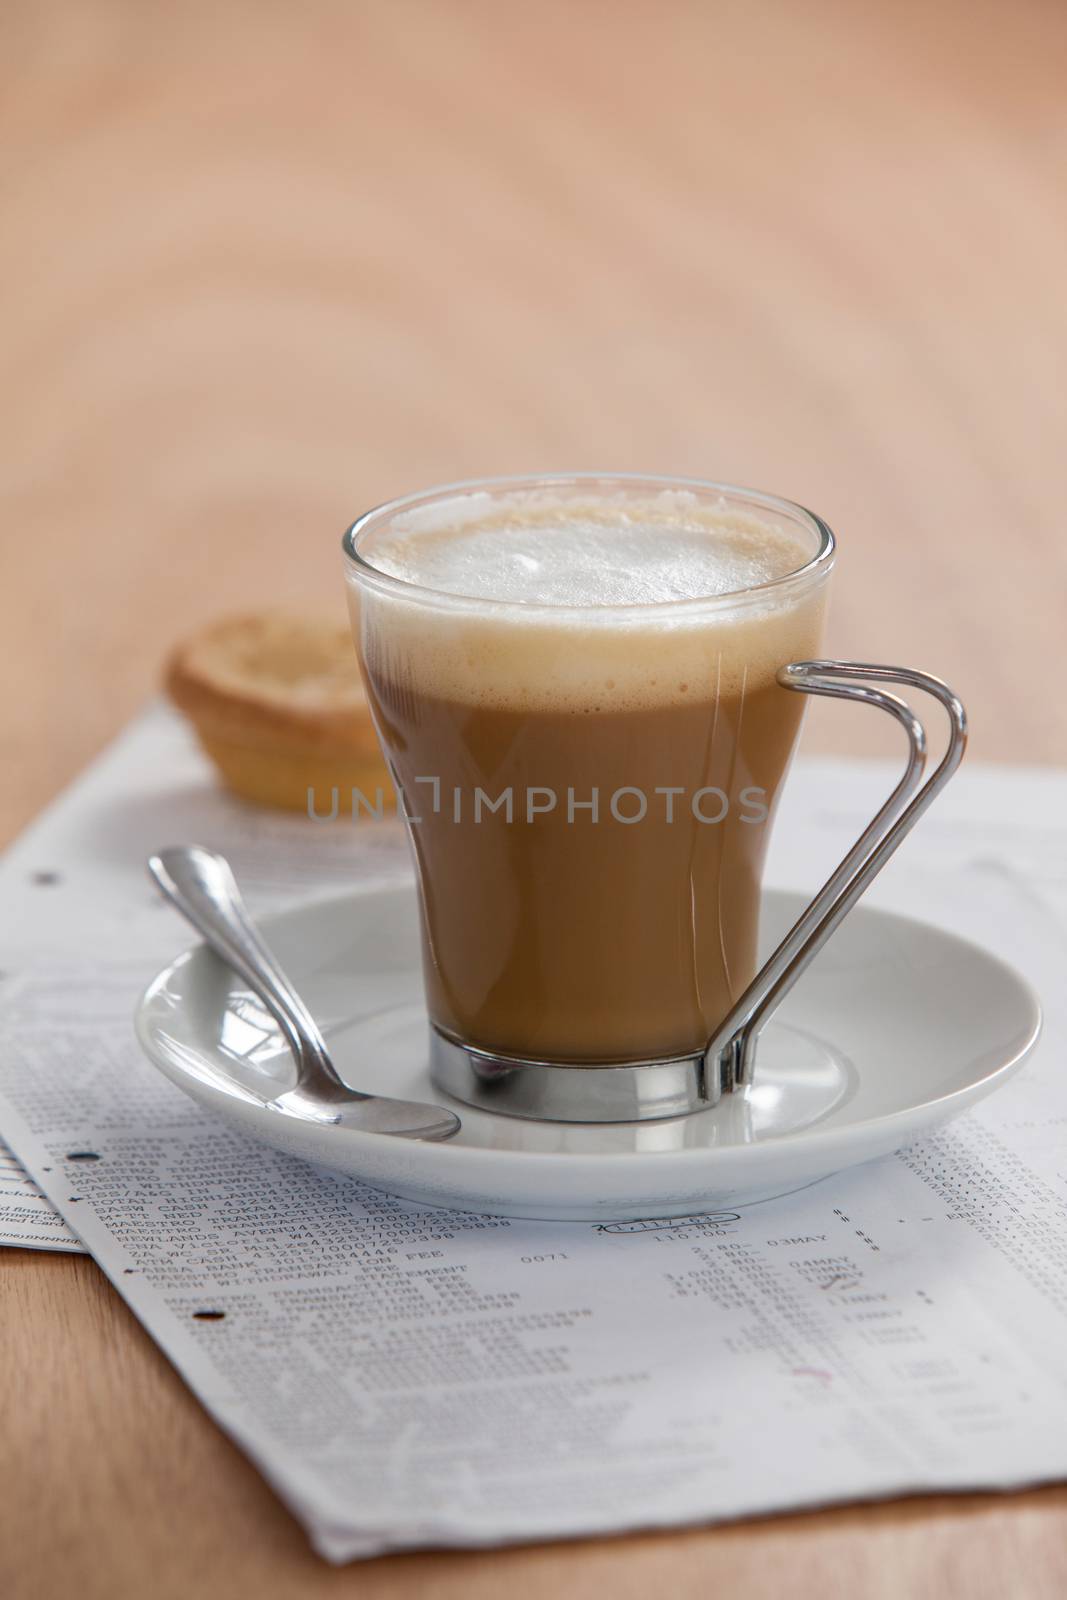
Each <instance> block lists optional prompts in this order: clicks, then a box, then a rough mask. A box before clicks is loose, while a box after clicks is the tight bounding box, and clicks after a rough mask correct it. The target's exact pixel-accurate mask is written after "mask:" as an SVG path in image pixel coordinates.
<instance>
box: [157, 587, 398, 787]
mask: <svg viewBox="0 0 1067 1600" xmlns="http://www.w3.org/2000/svg"><path fill="white" fill-rule="evenodd" d="M166 688H167V693H168V694H169V696H170V698H171V700H172V701H173V702H174V704H175V705H176V706H178V707H179V708H180V710H182V711H183V712H184V713H185V714H186V716H187V717H188V718H189V720H190V722H191V723H192V725H193V727H194V729H195V730H196V735H197V738H198V739H199V741H200V743H201V745H202V746H203V748H204V750H205V751H206V752H207V754H208V755H209V756H210V757H211V760H212V761H213V762H214V763H215V766H216V767H217V768H218V771H219V773H220V775H221V777H222V780H223V782H224V783H225V784H226V785H227V786H228V787H229V788H230V789H232V790H233V791H234V793H235V794H239V795H243V796H244V798H245V799H247V800H254V801H257V802H258V803H259V804H261V805H268V806H279V807H283V808H285V809H286V810H292V811H304V812H309V813H310V811H311V809H312V808H313V810H314V813H315V815H316V816H322V817H326V816H329V815H330V814H331V812H332V811H333V810H335V809H336V811H337V813H338V814H344V813H350V812H351V809H352V790H353V789H358V790H359V791H360V792H361V794H362V795H363V796H365V797H366V801H367V804H368V805H370V806H374V805H376V804H377V800H378V791H379V790H381V795H382V798H383V800H384V806H385V810H386V811H387V812H391V811H392V810H394V809H395V801H394V796H393V789H392V784H391V781H390V778H389V774H388V771H387V769H386V766H385V763H384V761H383V760H382V756H381V752H380V750H379V747H378V736H377V734H376V733H375V731H374V724H373V723H372V721H371V716H370V708H369V706H368V704H367V697H366V695H365V694H364V692H363V686H362V684H361V682H360V677H359V668H358V666H357V664H356V655H355V650H354V649H353V646H352V635H351V633H350V632H349V629H348V627H347V626H346V625H344V624H340V623H334V622H330V621H325V620H320V619H318V618H313V617H300V616H289V615H284V614H282V613H276V612H262V613H256V614H251V615H247V616H241V617H227V618H224V619H222V620H221V621H219V622H215V623H212V624H211V625H210V626H208V627H206V628H204V629H202V630H201V631H200V632H198V633H196V634H194V635H193V636H192V637H191V638H189V639H187V640H186V641H185V642H184V643H183V644H180V645H179V646H178V647H177V649H176V650H175V651H174V653H173V655H172V656H171V658H170V661H169V663H168V665H167V670H166ZM309 791H310V796H309ZM334 791H336V797H337V798H336V804H335V800H334ZM361 815H364V816H365V815H366V812H365V810H363V809H362V808H361Z"/></svg>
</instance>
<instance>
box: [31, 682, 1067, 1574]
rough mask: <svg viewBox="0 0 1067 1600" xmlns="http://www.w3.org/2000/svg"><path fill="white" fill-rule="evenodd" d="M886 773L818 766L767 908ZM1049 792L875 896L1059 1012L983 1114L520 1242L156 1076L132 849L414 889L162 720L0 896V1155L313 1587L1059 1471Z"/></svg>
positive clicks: (1066, 1462) (959, 799)
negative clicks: (195, 1414) (328, 1580)
mask: <svg viewBox="0 0 1067 1600" xmlns="http://www.w3.org/2000/svg"><path fill="white" fill-rule="evenodd" d="M890 771H891V769H890V768H888V767H882V766H880V765H879V764H877V763H874V764H872V763H852V762H811V763H808V764H807V765H802V766H800V767H799V768H798V769H797V771H796V773H795V774H794V776H793V778H792V780H791V785H790V792H789V796H788V798H787V801H786V805H785V807H784V808H783V815H782V818H781V821H780V824H779V828H778V833H777V838H776V841H775V845H774V847H773V861H772V866H771V871H770V874H769V876H770V878H771V881H774V882H777V883H779V884H782V885H783V886H785V887H807V888H811V887H812V886H813V885H814V884H815V882H816V881H817V880H818V878H819V874H820V872H824V871H825V870H827V869H828V868H829V866H830V865H831V864H832V862H833V860H834V859H835V857H836V856H839V855H840V854H841V853H842V851H843V848H844V846H845V844H846V842H847V841H848V840H850V839H851V838H852V837H854V836H855V834H856V833H857V832H858V831H859V827H860V825H861V824H862V822H863V821H864V820H865V818H866V816H867V815H868V814H869V813H870V812H871V810H873V809H874V807H875V805H876V804H877V801H878V799H879V798H880V797H881V795H882V794H883V793H884V791H885V789H886V788H887V787H888V785H889V781H890ZM1021 796H1025V800H1026V804H1025V805H1023V804H1021V801H1020V797H1021ZM1065 801H1067V777H1063V776H1059V775H1055V774H1053V775H1041V774H1019V773H1010V772H1003V773H997V772H995V771H990V772H982V771H975V772H972V773H970V774H964V775H961V777H960V778H959V779H958V780H957V782H956V784H955V785H954V786H953V789H950V790H949V791H948V795H947V796H946V798H945V800H944V801H942V802H939V806H938V808H935V811H934V812H933V813H932V814H931V817H930V818H929V819H928V820H927V821H926V822H924V824H923V825H922V827H921V828H920V829H918V830H917V831H916V834H915V835H914V836H913V838H912V840H909V842H908V844H907V846H906V847H905V850H906V856H905V855H904V854H903V853H902V856H901V857H900V858H898V863H894V864H893V865H892V866H891V867H890V868H889V869H888V870H887V872H886V873H885V874H884V876H883V879H882V880H881V881H880V883H879V884H878V886H877V888H876V891H875V895H876V898H877V899H879V900H880V901H881V902H882V903H883V904H886V905H890V906H894V907H897V908H901V909H903V908H906V909H909V910H911V911H913V912H915V913H917V914H919V915H923V916H926V917H928V918H929V919H930V920H934V921H939V922H941V923H942V924H943V925H945V926H948V927H954V928H957V929H958V930H960V931H962V932H965V933H967V934H968V935H969V936H970V937H972V938H976V939H978V940H980V941H981V942H983V943H986V944H987V945H989V946H990V947H992V948H995V949H998V950H1000V951H1001V952H1002V953H1004V954H1006V955H1007V956H1008V957H1009V958H1010V959H1011V960H1013V961H1014V962H1015V964H1016V965H1018V966H1019V967H1021V968H1022V969H1024V970H1025V971H1026V972H1027V973H1028V975H1029V976H1030V978H1031V981H1032V982H1033V983H1034V984H1035V986H1036V987H1037V988H1038V990H1039V991H1040V992H1042V993H1043V995H1044V997H1045V999H1046V1003H1047V1009H1048V1019H1047V1022H1048V1025H1047V1031H1046V1035H1045V1039H1044V1041H1043V1043H1042V1045H1041V1047H1040V1049H1039V1051H1038V1053H1037V1055H1036V1056H1035V1058H1034V1059H1033V1061H1032V1062H1031V1063H1030V1064H1029V1065H1028V1066H1027V1068H1026V1069H1024V1071H1023V1073H1022V1074H1020V1075H1019V1077H1018V1078H1016V1079H1015V1080H1014V1081H1013V1082H1012V1083H1011V1084H1010V1085H1009V1086H1008V1087H1007V1088H1005V1089H1004V1090H1003V1091H1002V1092H1001V1093H1000V1094H998V1095H997V1096H995V1097H993V1098H992V1099H991V1100H989V1101H988V1102H985V1103H984V1104H983V1105H981V1106H980V1107H978V1108H977V1109H976V1110H975V1111H973V1112H972V1113H971V1114H969V1115H968V1116H967V1117H965V1118H963V1119H961V1120H960V1121H959V1122H957V1123H955V1124H953V1125H952V1126H951V1127H949V1128H948V1129H946V1130H945V1131H943V1132H941V1133H939V1134H938V1135H936V1136H935V1137H933V1138H929V1139H926V1140H923V1141H922V1142H921V1143H918V1144H916V1145H914V1146H912V1147H910V1148H909V1149H907V1150H904V1151H901V1152H900V1153H899V1154H898V1155H896V1156H891V1157H888V1158H885V1159H883V1160H881V1161H878V1162H874V1163H871V1164H869V1165H867V1166H865V1167H863V1168H859V1169H856V1170H854V1171H853V1172H851V1173H847V1174H844V1175H841V1176H838V1177H836V1178H831V1179H827V1180H826V1181H824V1182H822V1183H820V1184H817V1185H815V1186H814V1187H812V1188H810V1189H808V1190H806V1191H804V1192H803V1193H801V1194H797V1195H792V1196H789V1197H787V1198H785V1199H783V1200H780V1201H772V1202H767V1203H764V1204H762V1205H758V1206H752V1207H749V1208H745V1209H742V1210H739V1211H736V1212H728V1213H720V1214H718V1215H714V1216H711V1217H707V1218H696V1217H684V1218H677V1219H673V1220H670V1221H667V1222H662V1221H658V1222H647V1223H641V1222H637V1223H619V1224H609V1225H600V1226H594V1225H591V1224H582V1223H565V1224H560V1223H551V1224H550V1223H536V1222H523V1221H516V1220H510V1219H507V1218H496V1217H484V1216H474V1215H467V1214H462V1213H456V1212H447V1211H440V1210H432V1209H427V1208H423V1207H419V1206H416V1205H413V1204H410V1203H407V1202H404V1201H401V1200H398V1199H396V1198H393V1197H391V1196H387V1195H385V1194H383V1193H381V1192H378V1191H375V1190H373V1189H371V1188H370V1187H368V1186H367V1185H365V1184H362V1183H360V1182H358V1181H353V1180H351V1179H346V1178H341V1177H339V1176H336V1175H332V1174H330V1173H328V1172H325V1171H323V1170H321V1169H316V1168H312V1167H309V1166H306V1165H304V1164H302V1163H300V1162H297V1161H295V1160H293V1159H290V1158H287V1157H283V1156H281V1155H280V1154H277V1153H275V1152H273V1151H271V1150H268V1149H265V1148H263V1147H262V1146H259V1145H258V1144H254V1143H251V1142H249V1141H247V1140H246V1139H244V1138H243V1137H240V1136H238V1135H237V1134H236V1133H234V1132H232V1131H230V1130H229V1129H228V1128H225V1127H223V1126H222V1125H220V1124H217V1123H215V1122H214V1121H212V1120H211V1118H210V1117H209V1116H208V1115H207V1114H206V1113H204V1112H202V1111H201V1110H200V1109H198V1108H197V1107H196V1106H195V1105H194V1104H193V1102H192V1101H190V1100H188V1099H186V1098H185V1097H184V1096H183V1095H182V1094H181V1093H180V1092H179V1091H178V1090H177V1089H176V1088H174V1087H173V1086H172V1085H170V1084H169V1083H167V1082H166V1081H164V1080H163V1079H162V1077H160V1076H159V1074H157V1073H156V1072H155V1071H154V1069H153V1068H152V1067H151V1066H150V1065H149V1064H148V1063H147V1062H146V1061H145V1060H144V1059H143V1058H142V1057H141V1055H140V1053H139V1051H138V1049H137V1046H136V1044H135V1042H134V1039H133V1034H132V1029H131V1011H132V1008H133V1005H134V1002H135V1000H136V997H137V994H138V993H139V991H140V989H141V987H142V986H143V985H144V984H145V983H146V982H147V981H148V979H149V978H150V977H151V976H152V975H153V974H154V972H155V971H156V970H157V968H158V967H159V966H161V965H162V964H163V963H164V962H165V961H167V960H168V959H170V958H171V957H172V956H173V955H174V954H175V953H176V952H177V950H179V949H180V948H182V947H183V945H184V944H185V943H187V942H188V940H187V937H186V934H185V932H184V930H183V927H182V925H181V924H180V923H179V921H178V920H177V919H176V917H175V915H174V913H173V911H171V910H170V909H169V908H168V907H166V906H165V905H164V903H163V902H162V901H161V900H160V899H159V897H158V896H157V894H156V893H155V891H154V889H153V888H152V887H151V886H150V884H149V882H148V880H147V877H146V875H145V873H144V868H143V860H144V857H145V856H146V855H147V854H148V853H149V852H150V851H151V850H152V849H154V848H158V847H159V846H161V845H163V844H166V843H171V842H176V841H180V840H194V839H195V840H198V841H199V842H202V843H204V844H207V845H209V846H212V847H215V848H218V849H222V850H224V851H225V852H226V853H227V854H228V855H229V856H230V857H231V858H232V859H233V861H234V864H235V867H236V870H237V874H238V877H239V879H240V880H241V881H242V882H243V883H244V885H245V886H246V889H247V893H248V898H249V900H250V902H251V904H252V906H253V908H254V910H256V911H257V912H260V913H262V912H266V911H269V910H271V909H274V908H277V907H280V906H284V905H286V904H291V903H294V901H295V900H305V899H307V900H309V899H312V898H314V897H315V896H316V895H325V894H329V893H336V892H338V891H339V890H341V889H343V888H345V887H346V886H349V885H353V884H356V883H359V882H362V883H366V884H370V883H372V882H383V881H394V882H395V881H401V880H404V879H406V878H408V877H409V876H410V874H409V867H408V862H407V855H406V847H405V845H404V841H403V839H402V837H401V835H400V833H399V830H398V826H397V825H396V824H395V823H391V822H374V823H370V822H367V821H364V822H362V823H360V824H359V825H354V824H352V823H351V822H348V823H345V822H343V821H339V822H337V823H334V824H329V825H327V824H313V823H311V822H310V821H308V820H307V819H302V818H285V817H277V816H272V815H269V814H265V813H259V812H255V811H252V810H251V809H249V808H246V807H244V806H242V805H241V804H240V803H239V802H237V801H234V800H231V799H228V798H227V797H225V796H224V795H222V794H220V793H218V792H217V791H216V790H215V789H214V788H213V787H212V786H211V783H210V780H209V779H208V777H207V775H206V773H205V771H204V768H203V766H202V764H201V762H200V758H199V757H198V756H197V755H196V753H195V752H194V751H193V750H192V748H191V747H190V745H189V744H188V742H187V739H186V736H185V734H184V731H183V730H182V728H181V727H180V726H179V725H178V724H177V723H176V722H175V721H173V720H172V718H171V717H170V715H169V714H168V713H166V712H164V711H162V710H159V711H154V712H152V713H151V714H150V715H148V716H147V717H145V718H144V719H142V720H141V721H140V722H139V723H137V724H135V725H134V726H133V727H132V728H131V729H130V730H129V731H128V732H127V734H126V735H124V736H123V738H122V739H121V740H120V741H119V742H118V743H117V744H116V745H115V746H114V747H113V748H112V749H111V750H110V751H109V752H108V753H107V754H106V755H105V756H104V757H103V758H102V759H101V761H99V762H98V763H97V765H96V766H95V767H94V768H92V769H90V771H89V773H88V774H87V775H86V776H85V777H84V778H83V779H82V780H81V781H80V783H79V784H77V785H76V786H75V788H74V789H73V790H71V791H70V792H69V793H68V794H67V795H66V796H65V797H64V798H63V799H62V800H61V801H60V802H58V803H57V805H56V806H55V807H53V808H52V810H51V811H50V812H48V813H47V814H46V815H45V817H44V818H43V819H42V821H41V822H40V823H39V824H38V825H37V827H35V828H34V829H33V830H31V832H30V833H28V834H27V835H26V836H25V837H24V838H23V839H22V841H21V842H20V843H19V844H18V845H17V847H16V848H15V849H14V850H13V851H12V852H11V853H10V854H9V855H8V857H7V858H6V861H5V863H4V865H3V867H2V868H0V878H2V883H0V889H2V903H3V905H4V907H5V911H4V918H3V929H2V935H0V969H2V970H3V972H4V974H5V976H4V979H3V987H2V989H0V1000H2V1002H3V1005H2V1016H0V1028H2V1037H3V1048H2V1051H0V1091H2V1093H0V1132H2V1133H3V1135H4V1137H5V1138H6V1139H7V1141H8V1142H9V1144H10V1146H11V1147H12V1149H13V1151H14V1152H15V1154H16V1155H17V1156H18V1157H19V1158H20V1160H21V1161H22V1162H23V1163H24V1165H25V1167H26V1169H28V1173H29V1175H30V1177H31V1178H32V1179H33V1180H34V1181H35V1182H36V1183H37V1184H39V1185H40V1187H41V1188H42V1189H43V1191H44V1192H45V1194H47V1196H48V1197H49V1199H50V1200H51V1201H52V1202H53V1203H54V1205H55V1207H56V1208H57V1211H58V1213H59V1216H60V1217H61V1218H62V1219H63V1221H64V1222H65V1223H66V1224H67V1225H69V1226H70V1227H71V1228H72V1229H73V1230H74V1231H75V1233H76V1234H77V1235H78V1237H79V1238H80V1239H81V1240H83V1241H84V1243H85V1245H87V1246H88V1248H89V1249H90V1250H91V1251H92V1253H93V1255H94V1256H95V1257H96V1259H97V1261H98V1262H99V1263H100V1265H101V1266H102V1268H103V1269H104V1271H105V1272H106V1273H107V1274H108V1276H109V1277H110V1278H111V1280H112V1281H113V1282H114V1284H115V1285H116V1287H117V1288H118V1290H119V1291H120V1293H121V1294H122V1295H123V1296H124V1297H125V1299H126V1300H127V1302H128V1303H129V1305H130V1306H131V1308H132V1309H133V1311H134V1312H135V1314H136V1315H137V1316H138V1317H139V1318H140V1319H141V1321H142V1322H143V1323H144V1325H145V1326H146V1328H147V1329H148V1330H149V1332H150V1333H151V1334H152V1336H153V1337H154V1338H155V1339H156V1340H157V1342H158V1343H159V1345H160V1346H161V1347H162V1348H163V1349H164V1350H165V1351H166V1353H167V1355H168V1356H169V1357H170V1359H171V1360H172V1361H173V1362H174V1364H175V1366H176V1367H177V1368H178V1369H179V1371H180V1372H181V1373H182V1374H183V1375H184V1377H185V1379H186V1381H187V1382H188V1383H189V1385H190V1387H191V1388H192V1389H193V1390H194V1392H195V1393H196V1394H197V1395H198V1396H199V1398H200V1400H201V1401H202V1403H203V1405H204V1406H205V1408H206V1409H207V1410H208V1411H209V1412H210V1413H211V1414H212V1415H213V1416H214V1417H215V1418H216V1419H217V1421H218V1422H219V1423H220V1425H221V1426H222V1427H223V1428H225V1429H226V1431H227V1432H228V1433H229V1434H230V1435H231V1436H232V1437H233V1438H234V1439H235V1440H236V1441H237V1443H238V1444H239V1445H240V1446H241V1447H242V1448H243V1449H244V1450H245V1451H246V1452H247V1453H248V1455H249V1456H250V1457H251V1458H252V1460H254V1461H255V1462H256V1464H257V1465H258V1466H259V1468H260V1470H261V1471H262V1472H263V1474H264V1475H265V1477H266V1478H267V1479H268V1480H269V1481H270V1482H271V1483H272V1484H273V1486H274V1487H275V1489H276V1491H277V1492H278V1494H279V1495H280V1496H281V1498H282V1499H283V1500H284V1501H285V1502H286V1503H287V1504H288V1505H289V1506H290V1508H291V1509H292V1510H293V1511H294V1513H295V1514H296V1515H297V1516H298V1517H299V1518H300V1519H301V1521H302V1522H303V1524H304V1526H305V1527H306V1529H307V1531H308V1534H309V1536H310V1538H311V1540H312V1542H313V1544H314V1546H315V1548H316V1549H317V1550H318V1551H320V1552H321V1553H322V1555H324V1556H325V1557H327V1558H328V1559H330V1560H333V1561H345V1560H349V1559H353V1558H356V1557H365V1556H371V1555H374V1554H377V1553H379V1552H382V1551H386V1550H397V1549H405V1548H412V1547H417V1546H423V1545H431V1544H434V1545H456V1546H474V1545H486V1544H498V1543H504V1542H509V1541H520V1540H530V1539H538V1538H559V1537H565V1536H578V1535H583V1534H592V1533H609V1532H619V1531H623V1530H627V1529H634V1528H648V1527H664V1526H674V1525H681V1524H686V1523H698V1522H708V1521H712V1520H717V1519H723V1518H729V1517H735V1516H740V1515H749V1514H755V1513H765V1512H769V1511H774V1510H778V1509H784V1508H787V1507H800V1506H810V1505H815V1504H821V1503H826V1502H832V1501H836V1500H852V1499H856V1498H867V1497H872V1496H884V1495H891V1494H896V1493H904V1492H909V1493H910V1492H914V1491H920V1490H934V1489H936V1490H946V1489H977V1488H993V1487H1011V1486H1016V1485H1021V1484H1025V1483H1033V1482H1037V1481H1041V1480H1047V1479H1050V1478H1056V1477H1060V1476H1063V1475H1065V1474H1067V1427H1065V1425H1064V1424H1065V1420H1067V1359H1065V1355H1064V1351H1065V1349H1067V1337H1065V1336H1067V1076H1065V1075H1064V1073H1063V1070H1062V1067H1063V1062H1062V1056H1063V1054H1064V1047H1065V1043H1067V1005H1065V1002H1064V1000H1063V998H1062V997H1061V990H1062V981H1061V973H1062V966H1063V960H1064V956H1065V954H1067V932H1065V930H1067V822H1065V821H1064V820H1063V819H1064V818H1065V817H1067V805H1065Z"/></svg>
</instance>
